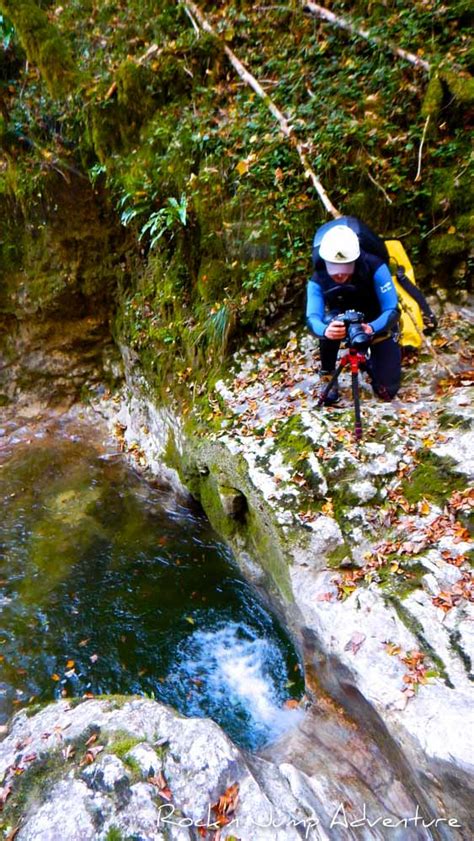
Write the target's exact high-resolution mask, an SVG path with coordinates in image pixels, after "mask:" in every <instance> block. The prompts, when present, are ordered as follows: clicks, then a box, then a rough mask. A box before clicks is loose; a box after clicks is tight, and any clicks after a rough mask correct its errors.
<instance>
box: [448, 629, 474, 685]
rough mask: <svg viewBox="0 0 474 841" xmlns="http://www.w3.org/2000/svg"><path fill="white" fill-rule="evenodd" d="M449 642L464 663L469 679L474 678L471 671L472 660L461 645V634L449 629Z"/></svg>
mask: <svg viewBox="0 0 474 841" xmlns="http://www.w3.org/2000/svg"><path fill="white" fill-rule="evenodd" d="M449 642H450V645H451V648H452V649H453V651H454V652H455V653H456V654H457V655H458V657H460V659H461V661H462V662H463V664H464V668H465V669H466V672H467V674H468V677H469V679H470V680H474V674H473V672H472V660H471V658H470V656H469V654H468V653H467V651H466V650H465V649H464V648H463V646H462V645H461V634H460V632H459V631H451V633H450V635H449Z"/></svg>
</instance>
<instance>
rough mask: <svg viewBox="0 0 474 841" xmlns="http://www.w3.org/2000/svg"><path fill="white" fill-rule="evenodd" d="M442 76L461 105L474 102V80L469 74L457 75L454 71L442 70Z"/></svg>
mask: <svg viewBox="0 0 474 841" xmlns="http://www.w3.org/2000/svg"><path fill="white" fill-rule="evenodd" d="M440 76H441V78H442V79H443V81H444V82H446V84H447V86H448V88H449V90H450V92H451V93H452V95H453V96H454V98H455V99H456V100H457V102H459V103H460V104H461V105H472V103H473V102H474V79H473V78H472V76H470V75H469V74H468V73H466V72H463V73H456V72H455V71H454V70H442V71H441V72H440Z"/></svg>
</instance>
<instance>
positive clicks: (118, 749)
mask: <svg viewBox="0 0 474 841" xmlns="http://www.w3.org/2000/svg"><path fill="white" fill-rule="evenodd" d="M110 738H111V741H110V742H109V744H108V746H107V750H108V752H109V753H113V754H114V755H115V756H118V758H119V759H122V760H124V761H126V757H127V754H129V753H130V751H131V750H133V748H135V747H136V746H137V745H139V744H141V742H143V739H137V738H136V737H135V736H130V735H129V734H128V733H126V732H123V733H119V732H114V733H113V734H112V735H111V737H110Z"/></svg>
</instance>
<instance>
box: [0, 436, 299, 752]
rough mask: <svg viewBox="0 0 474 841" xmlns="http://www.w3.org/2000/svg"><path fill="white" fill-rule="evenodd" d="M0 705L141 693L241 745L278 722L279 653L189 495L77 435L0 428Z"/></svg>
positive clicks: (278, 635)
mask: <svg viewBox="0 0 474 841" xmlns="http://www.w3.org/2000/svg"><path fill="white" fill-rule="evenodd" d="M0 445H3V446H0V504H1V506H2V522H1V525H0V555H1V560H0V617H1V618H0V658H1V659H0V681H1V684H0V692H1V695H0V702H1V703H0V709H1V710H2V712H3V719H5V717H6V716H7V715H8V714H10V712H11V711H12V710H14V709H16V708H17V707H19V706H23V705H25V704H31V703H34V702H38V701H46V700H50V699H53V698H59V697H73V696H79V697H81V696H83V695H87V694H93V695H102V694H109V693H120V694H131V693H138V694H146V695H148V696H149V697H154V698H156V699H157V700H159V701H163V702H165V703H169V704H171V705H173V706H174V707H175V708H177V709H178V710H179V711H180V712H181V713H184V714H186V715H198V716H210V717H212V718H213V719H214V720H215V721H217V722H218V723H219V724H220V725H221V726H222V727H223V728H224V729H225V730H226V731H227V733H228V734H229V735H230V736H231V737H232V738H233V739H234V740H235V741H236V742H237V743H239V744H241V745H243V746H245V747H249V748H256V747H258V746H260V745H262V744H263V743H265V742H267V741H269V740H271V739H272V738H274V737H275V736H276V735H278V734H279V733H280V732H281V731H282V730H283V729H284V728H285V727H287V726H289V725H291V723H292V722H293V720H294V718H295V715H297V714H296V713H295V712H294V711H291V710H288V709H284V708H283V705H284V703H285V701H286V700H288V699H289V698H292V697H299V696H300V695H301V692H302V680H301V674H300V669H299V665H298V661H297V657H296V654H295V651H294V649H293V647H292V645H291V643H290V641H289V639H288V638H287V637H286V635H285V634H284V632H283V631H282V629H281V627H280V626H279V625H278V623H277V622H276V620H275V618H274V617H273V616H272V615H271V614H270V613H269V612H268V610H267V609H266V608H264V607H263V605H262V604H261V603H260V601H259V600H258V598H257V597H256V595H255V593H254V592H253V590H252V589H251V588H250V587H249V586H248V585H247V584H246V582H245V581H244V580H243V579H242V577H241V575H240V573H239V571H238V569H237V567H236V566H235V564H234V563H233V559H232V556H231V554H230V552H229V550H228V549H227V547H226V546H225V545H223V544H222V543H221V542H220V541H219V540H218V538H217V537H216V535H215V534H214V533H213V532H212V530H211V529H210V526H209V524H208V523H207V521H206V520H205V518H204V517H203V516H202V514H201V512H200V511H199V510H198V509H197V508H196V507H194V506H192V505H188V504H187V503H183V501H180V502H179V501H177V499H176V498H175V496H174V495H173V494H172V493H171V492H170V490H169V489H167V488H164V487H160V486H157V485H155V486H153V485H151V484H149V483H147V482H146V481H145V480H144V479H143V478H142V477H141V476H140V475H138V474H137V473H136V472H135V471H134V470H133V469H132V468H131V467H130V466H128V465H127V464H126V463H125V462H124V459H123V457H122V456H121V455H120V454H119V453H116V452H114V450H113V448H111V447H110V446H108V447H103V446H102V445H101V444H100V443H96V442H95V441H94V435H93V434H92V432H91V430H90V429H88V428H86V427H81V425H80V424H77V423H76V424H73V425H71V424H68V423H66V422H61V423H54V424H50V425H49V426H48V425H46V426H45V425H44V424H43V425H40V426H39V427H38V426H36V427H35V428H34V429H32V430H30V429H28V428H25V427H23V428H22V429H21V430H20V431H18V430H17V429H15V426H14V424H10V425H8V424H7V425H6V426H4V428H3V429H1V430H0Z"/></svg>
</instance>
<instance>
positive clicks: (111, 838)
mask: <svg viewBox="0 0 474 841" xmlns="http://www.w3.org/2000/svg"><path fill="white" fill-rule="evenodd" d="M104 841H125V837H124V835H122V832H121V830H120V829H117V827H115V826H111V827H110V829H109V830H108V831H107V835H106V836H105V839H104Z"/></svg>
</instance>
